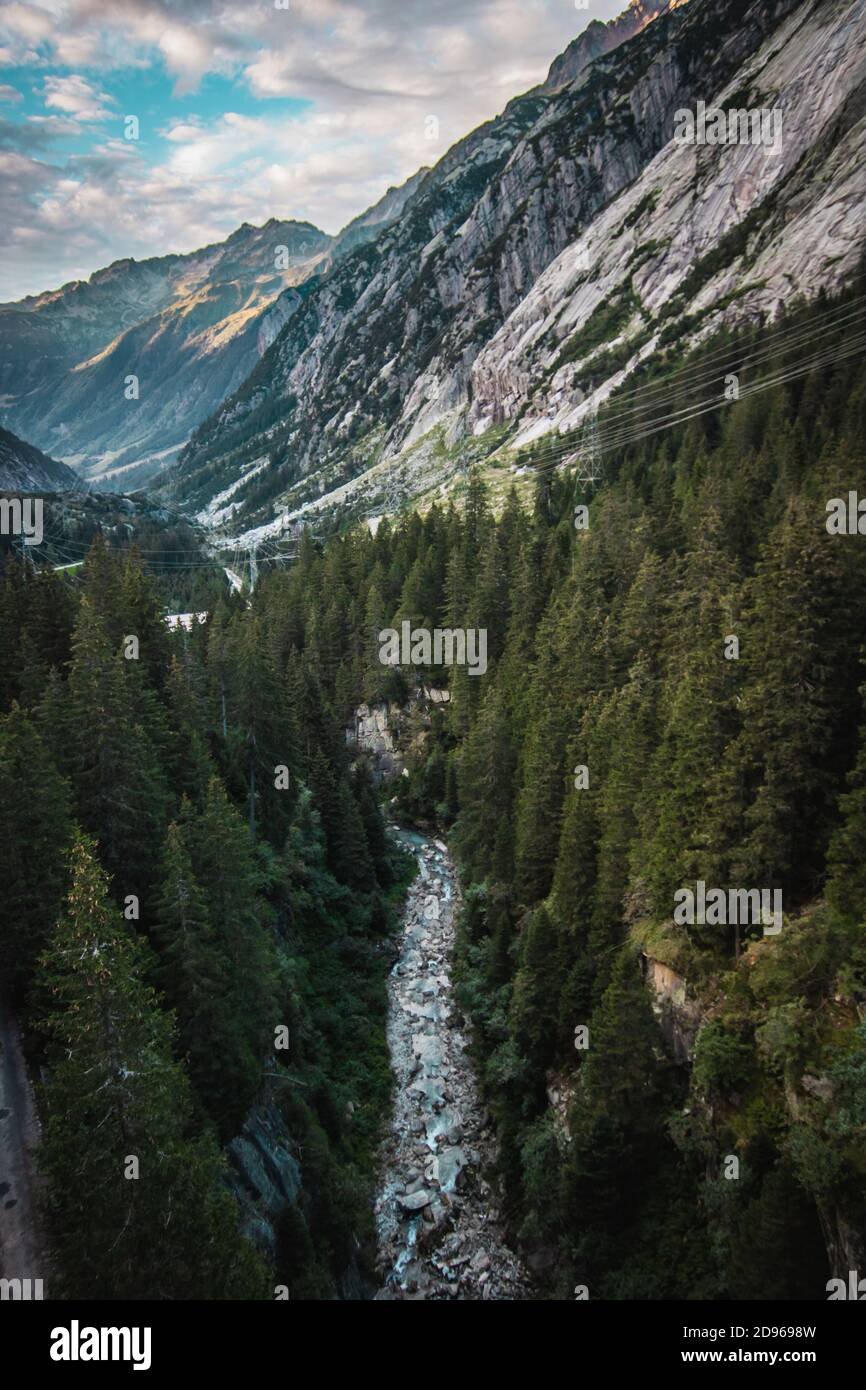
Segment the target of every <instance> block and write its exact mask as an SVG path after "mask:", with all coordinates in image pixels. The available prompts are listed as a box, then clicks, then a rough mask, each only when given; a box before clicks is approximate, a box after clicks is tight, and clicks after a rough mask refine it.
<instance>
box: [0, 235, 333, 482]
mask: <svg viewBox="0 0 866 1390" xmlns="http://www.w3.org/2000/svg"><path fill="white" fill-rule="evenodd" d="M330 242H331V238H330V237H328V236H326V235H325V233H324V232H320V231H319V230H318V228H316V227H313V226H312V225H311V224H310V223H307V222H278V221H276V220H275V219H271V220H270V221H269V222H266V223H265V225H264V226H263V227H251V226H250V225H249V224H246V223H245V224H244V226H242V227H240V228H239V229H238V230H237V231H236V232H234V233H233V234H232V235H231V236H230V237H229V238H228V239H227V240H226V241H225V242H222V243H219V244H216V245H213V246H206V247H204V248H203V249H202V250H200V251H196V252H193V253H191V254H189V255H183V256H180V255H170V256H162V257H158V258H155V259H153V260H147V261H140V262H137V261H133V260H125V261H117V262H115V263H114V264H113V265H111V266H108V267H107V269H105V270H101V271H97V272H96V274H94V275H92V276H91V277H90V279H89V280H87V281H74V282H73V283H71V284H69V285H64V286H63V288H62V289H60V290H57V291H54V292H51V293H46V294H41V295H37V296H31V297H29V298H27V299H23V300H21V302H20V303H18V304H7V305H3V306H0V406H2V408H3V411H4V419H5V422H6V423H7V424H10V425H14V427H15V428H16V430H19V431H20V432H21V433H22V434H25V435H27V436H28V437H29V438H32V439H34V440H35V441H36V442H37V443H38V444H39V445H40V446H41V447H43V448H45V449H50V450H51V451H53V452H56V453H62V454H63V456H64V457H65V458H67V459H68V460H69V461H70V463H73V464H75V465H76V466H77V467H78V468H79V469H80V470H81V471H82V472H83V473H85V474H86V475H87V476H89V477H92V478H96V477H99V478H105V479H111V480H116V483H117V486H122V487H129V486H133V485H134V484H136V483H140V482H143V481H146V480H147V479H148V478H149V477H152V476H153V474H154V473H155V472H157V471H158V469H159V467H160V466H161V465H162V464H163V463H164V462H166V461H167V460H169V459H171V458H172V457H173V456H174V454H175V452H176V451H177V449H178V448H179V447H180V446H181V445H183V444H184V443H185V441H186V439H187V438H188V436H189V433H190V431H191V430H192V429H193V428H194V426H195V425H196V424H197V423H198V422H199V421H200V420H202V419H203V418H204V417H205V416H206V415H207V414H208V413H209V412H210V411H211V410H213V409H214V408H215V406H216V405H217V404H218V403H219V402H220V401H221V400H222V399H223V397H224V396H225V394H226V393H227V392H229V391H232V390H234V389H235V388H236V387H237V386H238V385H239V384H240V383H241V382H242V381H243V380H244V378H245V377H246V376H247V375H248V374H249V372H250V371H251V370H252V368H253V366H254V365H255V362H256V360H257V358H258V356H259V355H260V353H261V352H263V351H264V350H265V348H266V347H267V346H268V344H269V343H270V342H272V341H273V338H274V337H275V336H276V334H277V332H278V331H279V329H280V327H281V326H282V324H283V322H284V318H283V316H282V315H281V314H280V313H279V311H278V312H276V313H275V314H271V312H270V310H271V306H272V305H273V303H274V300H275V299H276V298H277V296H278V295H279V294H280V293H281V292H282V291H283V290H284V289H285V288H286V287H287V286H292V285H295V284H299V283H301V282H302V281H303V279H304V278H305V277H306V276H307V275H309V274H310V271H311V270H312V268H313V266H314V265H315V263H316V260H317V258H319V257H321V256H322V254H323V253H324V252H325V251H326V250H327V249H328V247H329V246H330ZM280 247H284V248H285V250H284V251H283V252H282V253H280V255H279V264H278V248H280ZM131 375H134V376H137V377H138V393H139V394H138V399H128V398H127V394H126V392H127V378H128V377H129V376H131Z"/></svg>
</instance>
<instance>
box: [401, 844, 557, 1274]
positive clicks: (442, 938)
mask: <svg viewBox="0 0 866 1390" xmlns="http://www.w3.org/2000/svg"><path fill="white" fill-rule="evenodd" d="M393 833H394V835H395V838H396V839H397V841H398V842H399V843H400V844H402V845H403V846H404V847H406V848H407V849H409V850H411V851H412V852H413V853H414V854H415V855H416V856H417V859H418V876H417V877H416V878H415V879H414V881H413V883H412V884H411V886H410V888H409V892H408V895H407V899H406V907H405V911H404V916H403V925H402V929H401V933H400V937H399V956H398V959H397V960H396V962H395V964H394V966H393V968H392V970H391V974H390V977H389V980H388V996H389V1015H388V1046H389V1049H390V1053H391V1065H392V1067H393V1070H394V1074H395V1077H396V1095H395V1103H394V1113H393V1116H392V1120H391V1126H390V1130H389V1134H388V1137H387V1139H386V1141H385V1144H384V1146H383V1151H382V1158H381V1172H380V1179H379V1189H378V1196H377V1200H376V1227H377V1236H378V1258H379V1266H380V1269H381V1272H382V1281H383V1282H382V1287H381V1289H380V1290H379V1292H378V1294H377V1295H376V1297H377V1298H378V1299H383V1300H387V1299H390V1300H394V1299H410V1300H434V1301H442V1300H446V1299H458V1300H463V1299H467V1300H468V1299H498V1300H504V1299H510V1300H517V1299H524V1298H527V1297H529V1296H530V1285H529V1279H528V1276H527V1274H526V1271H525V1269H524V1268H523V1266H522V1265H521V1263H520V1261H519V1259H518V1258H517V1257H516V1256H515V1254H514V1252H513V1251H512V1250H511V1249H510V1248H509V1247H508V1245H507V1244H506V1240H505V1231H504V1226H503V1222H502V1218H501V1213H500V1207H499V1202H498V1198H497V1194H496V1190H495V1186H494V1185H493V1184H492V1182H491V1175H490V1170H491V1168H492V1165H493V1162H494V1159H495V1155H496V1142H495V1136H494V1133H493V1129H492V1125H491V1121H490V1117H489V1115H488V1114H487V1112H486V1110H485V1108H484V1105H483V1103H482V1100H481V1098H480V1095H479V1090H478V1084H477V1080H476V1077H475V1073H474V1071H473V1067H472V1064H471V1062H470V1059H469V1056H468V1053H467V1044H468V1038H467V1034H466V1031H465V1025H464V1024H463V1021H462V1019H461V1017H460V1016H459V1014H458V1013H457V1011H456V1010H455V1006H454V1002H453V999H452V990H451V955H452V950H453V946H454V931H455V925H456V916H457V906H458V901H459V898H458V887H457V876H456V873H455V869H454V865H453V863H452V860H451V857H450V855H449V853H448V850H447V847H446V846H445V845H444V844H443V843H442V842H441V841H440V840H431V839H428V838H427V837H425V836H422V835H418V834H416V833H414V832H410V831H406V830H397V831H395V832H393Z"/></svg>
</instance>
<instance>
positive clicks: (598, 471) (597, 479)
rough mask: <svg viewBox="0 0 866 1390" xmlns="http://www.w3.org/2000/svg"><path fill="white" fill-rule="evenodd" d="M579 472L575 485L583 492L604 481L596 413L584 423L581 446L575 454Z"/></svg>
mask: <svg viewBox="0 0 866 1390" xmlns="http://www.w3.org/2000/svg"><path fill="white" fill-rule="evenodd" d="M574 457H575V460H576V463H577V470H576V473H575V484H576V486H577V487H578V488H580V489H581V490H584V489H586V488H588V487H598V485H599V483H601V482H603V481H604V462H603V460H602V457H601V444H600V442H599V436H598V415H597V414H596V412H595V411H593V412H592V414H591V415H590V416H588V417H587V419H586V420H585V421H584V424H583V430H582V433H581V440H580V445H579V447H578V450H577V453H576V454H575V456H574Z"/></svg>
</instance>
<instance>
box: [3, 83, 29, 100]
mask: <svg viewBox="0 0 866 1390" xmlns="http://www.w3.org/2000/svg"><path fill="white" fill-rule="evenodd" d="M23 100H24V98H23V96H22V95H21V93H20V92H19V91H18V89H17V87H10V86H9V84H8V83H6V82H0V101H14V102H19V101H23Z"/></svg>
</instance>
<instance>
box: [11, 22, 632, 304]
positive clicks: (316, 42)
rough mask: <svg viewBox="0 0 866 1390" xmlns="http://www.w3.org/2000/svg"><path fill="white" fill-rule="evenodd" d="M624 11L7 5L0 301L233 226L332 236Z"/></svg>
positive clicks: (183, 246) (215, 236)
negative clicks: (290, 224) (308, 225)
mask: <svg viewBox="0 0 866 1390" xmlns="http://www.w3.org/2000/svg"><path fill="white" fill-rule="evenodd" d="M626 3H627V0H588V3H587V5H586V7H585V8H584V7H583V6H582V4H576V3H575V0H40V3H39V4H25V3H21V0H7V3H3V4H0V232H2V237H3V246H4V255H3V257H2V264H0V300H3V301H8V300H14V299H19V298H21V297H22V296H24V295H26V294H32V293H39V292H41V291H43V290H48V289H54V288H57V287H58V286H59V285H61V284H63V283H65V282H66V281H68V280H70V279H80V278H86V277H87V276H88V275H90V274H91V273H92V272H93V271H94V270H97V269H99V268H100V267H101V266H104V265H107V264H109V263H110V262H111V261H112V260H116V259H118V258H119V257H122V256H135V257H136V258H138V259H142V258H144V257H146V256H153V255H163V254H165V253H167V252H170V251H190V250H193V249H195V247H197V246H202V245H205V244H206V243H208V242H211V241H215V240H220V239H221V238H223V237H225V236H227V235H228V234H229V233H230V232H232V231H233V230H234V229H235V228H236V227H237V226H239V225H240V223H242V222H244V221H247V222H253V223H261V222H264V221H266V220H267V219H268V218H269V217H295V218H298V219H299V220H309V221H312V222H314V223H316V225H318V226H320V227H322V228H323V229H324V230H325V231H328V232H336V231H338V230H339V229H340V227H341V226H343V225H345V223H346V222H347V221H349V220H350V219H351V218H352V217H354V216H355V215H356V214H357V213H359V212H361V211H363V210H364V209H365V208H366V207H369V206H370V204H371V203H373V202H375V201H376V200H377V199H378V198H379V197H381V195H382V194H383V193H384V192H385V191H386V189H387V188H388V187H389V186H390V185H392V184H397V183H401V182H403V180H404V179H406V178H408V177H409V176H410V175H411V174H412V173H414V172H415V171H416V169H418V168H419V167H421V165H423V164H431V163H433V162H434V161H435V160H436V159H437V158H439V156H440V155H441V154H443V153H444V151H445V150H446V149H447V148H448V147H449V145H451V144H453V142H454V141H455V140H457V139H459V138H460V137H461V136H462V135H464V134H465V133H466V132H467V131H468V130H471V129H472V128H473V127H474V126H476V125H477V124H479V122H480V121H482V120H485V119H487V118H489V117H490V116H492V115H495V114H496V112H497V111H500V110H501V109H502V107H503V106H504V105H505V103H506V101H507V100H508V99H509V98H510V97H512V96H514V95H516V94H517V93H518V92H520V91H523V90H525V89H526V88H527V87H529V86H532V85H533V84H534V83H536V82H538V81H541V80H542V79H543V78H544V76H545V74H546V72H547V68H548V67H549V64H550V62H551V60H552V59H553V58H554V57H555V56H556V54H557V53H559V52H560V51H561V50H562V49H563V48H564V47H565V46H566V44H567V43H568V42H569V41H570V40H571V39H572V38H574V37H575V35H576V34H578V33H580V32H581V30H582V29H584V28H585V27H586V25H587V24H588V23H589V22H590V21H591V20H593V19H600V20H607V19H609V18H611V17H612V16H613V15H615V14H616V13H618V12H619V11H620V10H621V9H623V8H625V6H626ZM278 6H279V7H278ZM130 116H134V117H135V118H136V120H137V122H138V139H131V138H128V136H129V135H130V134H131V133H132V132H131V129H130V127H129V126H128V125H127V120H126V118H128V117H130Z"/></svg>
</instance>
